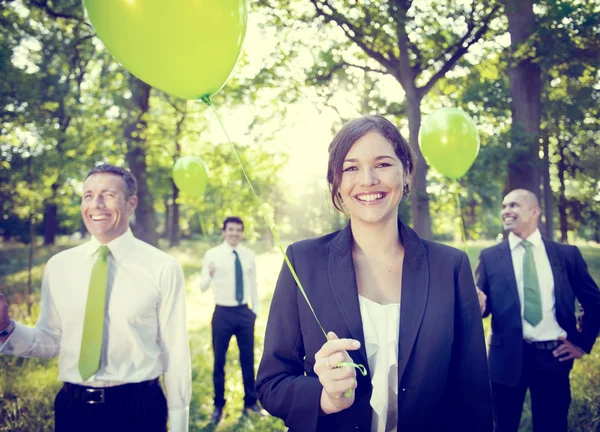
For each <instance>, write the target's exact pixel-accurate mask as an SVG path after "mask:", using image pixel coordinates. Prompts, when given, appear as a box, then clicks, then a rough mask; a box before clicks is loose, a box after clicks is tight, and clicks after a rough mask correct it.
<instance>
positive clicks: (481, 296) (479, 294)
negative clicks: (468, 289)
mask: <svg viewBox="0 0 600 432" xmlns="http://www.w3.org/2000/svg"><path fill="white" fill-rule="evenodd" d="M475 289H476V290H477V299H478V300H479V309H481V315H483V313H484V312H485V306H486V302H487V296H486V295H485V293H484V292H483V291H481V290H480V289H479V287H477V286H476V287H475Z"/></svg>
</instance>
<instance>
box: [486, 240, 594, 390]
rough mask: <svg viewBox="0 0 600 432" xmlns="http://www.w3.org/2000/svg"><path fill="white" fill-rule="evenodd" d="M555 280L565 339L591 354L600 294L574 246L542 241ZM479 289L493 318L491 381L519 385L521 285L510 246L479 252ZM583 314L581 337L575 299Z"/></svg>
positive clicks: (490, 351) (489, 337)
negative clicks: (517, 277) (485, 298)
mask: <svg viewBox="0 0 600 432" xmlns="http://www.w3.org/2000/svg"><path fill="white" fill-rule="evenodd" d="M543 241H544V246H545V248H546V253H547V254H548V260H549V261H550V266H551V267H552V276H553V277H554V294H555V298H556V320H557V321H558V324H559V325H560V326H561V327H562V328H563V329H564V330H565V331H566V332H567V339H568V340H570V341H571V342H573V343H574V344H575V345H577V346H578V347H580V348H581V349H583V350H584V351H586V352H588V353H589V352H590V351H591V349H592V346H593V345H594V342H595V341H596V338H597V337H598V330H599V329H600V291H599V290H598V286H597V285H596V283H595V282H594V280H593V279H592V277H591V276H590V274H589V272H588V269H587V265H586V263H585V261H584V260H583V257H582V256H581V252H579V249H578V248H577V247H575V246H569V245H563V244H560V243H556V242H553V241H550V240H546V239H543ZM476 277H477V286H478V287H479V289H481V290H482V291H483V292H484V293H485V294H486V295H487V304H486V309H485V313H484V316H487V315H489V314H490V313H491V314H492V327H491V332H490V334H489V335H488V345H489V353H488V361H489V365H490V378H491V380H492V381H494V382H497V383H499V384H504V385H516V384H517V383H518V382H519V380H520V379H521V374H522V359H523V323H522V319H521V303H520V301H519V292H518V290H517V281H516V279H515V272H514V269H513V262H512V256H511V253H510V246H509V243H508V241H504V242H502V243H500V244H498V245H496V246H492V247H491V248H488V249H484V250H483V251H481V254H480V256H479V265H478V266H477V270H476ZM576 297H577V299H578V300H579V302H580V303H581V305H582V306H583V308H584V310H585V314H584V316H583V325H582V328H583V331H582V332H578V331H577V319H576V316H575V298H576Z"/></svg>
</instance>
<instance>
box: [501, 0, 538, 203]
mask: <svg viewBox="0 0 600 432" xmlns="http://www.w3.org/2000/svg"><path fill="white" fill-rule="evenodd" d="M503 2H504V5H505V10H506V15H507V17H508V31H509V32H510V38H511V57H512V60H511V63H510V64H511V67H510V70H509V77H510V90H511V96H512V106H511V110H512V120H513V121H512V128H511V129H512V130H511V133H512V138H511V145H512V147H511V152H512V157H511V158H510V159H509V162H508V183H507V191H510V190H513V189H518V188H523V189H528V190H530V191H532V192H533V193H535V194H536V195H537V196H539V193H540V163H539V137H540V120H541V91H542V77H541V69H540V66H539V65H538V63H536V61H535V60H536V59H535V56H534V55H532V54H530V53H531V52H535V51H534V50H533V47H531V49H527V50H523V49H521V50H519V48H520V47H522V45H523V44H524V43H529V42H531V38H533V37H534V36H535V31H536V18H535V14H534V12H533V4H534V0H503ZM520 51H525V52H520ZM516 53H518V54H519V58H515V57H514V55H515V54H516Z"/></svg>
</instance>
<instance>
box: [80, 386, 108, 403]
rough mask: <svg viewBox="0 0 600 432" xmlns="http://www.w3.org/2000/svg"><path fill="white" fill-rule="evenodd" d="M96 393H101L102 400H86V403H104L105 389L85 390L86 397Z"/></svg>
mask: <svg viewBox="0 0 600 432" xmlns="http://www.w3.org/2000/svg"><path fill="white" fill-rule="evenodd" d="M95 393H100V400H86V401H85V403H89V404H99V403H104V389H103V388H86V389H85V394H86V396H87V395H91V394H95Z"/></svg>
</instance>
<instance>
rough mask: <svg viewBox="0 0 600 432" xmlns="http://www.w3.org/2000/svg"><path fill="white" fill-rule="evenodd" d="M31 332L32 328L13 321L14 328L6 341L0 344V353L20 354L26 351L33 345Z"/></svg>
mask: <svg viewBox="0 0 600 432" xmlns="http://www.w3.org/2000/svg"><path fill="white" fill-rule="evenodd" d="M33 333H34V331H33V329H31V328H29V327H27V326H24V325H23V324H21V323H19V322H15V330H14V331H13V332H12V334H11V335H10V336H9V337H8V339H6V342H4V343H3V344H2V345H0V354H12V355H20V354H22V353H24V352H26V351H27V350H28V349H29V348H30V347H31V346H32V345H33V342H34V337H33Z"/></svg>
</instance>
